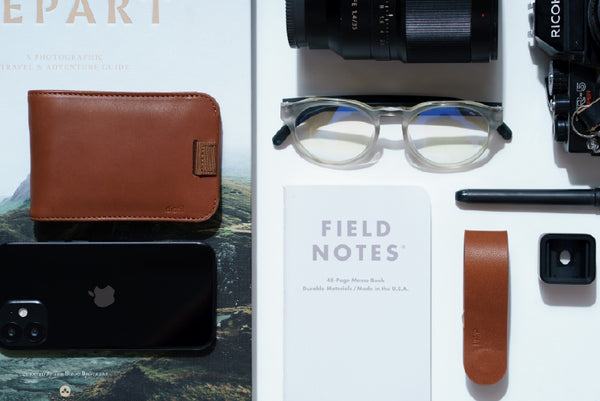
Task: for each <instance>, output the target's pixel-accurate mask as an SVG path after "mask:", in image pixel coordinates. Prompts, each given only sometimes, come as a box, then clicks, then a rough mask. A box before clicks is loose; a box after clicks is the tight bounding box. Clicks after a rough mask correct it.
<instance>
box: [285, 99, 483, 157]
mask: <svg viewBox="0 0 600 401" xmlns="http://www.w3.org/2000/svg"><path fill="white" fill-rule="evenodd" d="M375 130H376V128H375V125H374V123H373V121H372V120H371V118H370V117H369V116H368V115H367V114H365V113H364V112H363V111H361V110H358V109H355V108H352V107H348V106H333V105H321V106H314V107H311V108H308V109H307V110H305V111H303V112H302V113H301V114H300V115H299V116H298V118H297V119H296V136H297V138H298V140H299V142H300V144H301V145H302V146H303V147H304V149H305V150H306V151H307V152H308V153H310V154H311V155H312V156H313V157H315V158H316V159H319V160H321V161H324V162H328V163H344V162H347V161H350V160H352V159H354V158H356V157H358V156H360V155H361V154H363V153H364V152H365V151H366V150H367V149H368V148H369V147H370V146H371V145H372V143H373V140H374V138H375ZM488 131H489V126H488V121H487V118H486V117H484V116H482V115H481V114H480V113H478V112H476V111H474V110H471V109H468V108H465V107H435V108H431V109H427V110H424V111H423V112H421V113H419V114H417V115H416V116H415V117H413V118H412V119H411V120H410V121H409V124H408V131H407V136H408V140H409V141H410V143H411V144H412V146H413V148H414V149H415V150H416V151H417V152H418V153H419V154H421V156H423V157H424V158H425V159H427V160H429V161H431V162H433V163H436V164H439V165H446V164H447V165H451V164H456V163H461V162H464V161H466V160H469V159H470V158H472V157H474V156H476V155H477V154H479V153H480V152H481V151H482V149H483V148H484V147H485V146H486V144H487V138H488Z"/></svg>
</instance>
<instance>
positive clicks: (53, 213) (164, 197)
mask: <svg viewBox="0 0 600 401" xmlns="http://www.w3.org/2000/svg"><path fill="white" fill-rule="evenodd" d="M28 101H29V127H30V146H31V218H32V219H33V220H37V221H124V220H125V221H190V222H200V221H204V220H207V219H209V218H210V217H211V216H212V215H213V214H214V213H215V211H216V210H217V207H218V204H219V198H220V174H219V149H220V112H219V106H218V104H217V102H216V101H215V100H214V99H213V98H212V97H211V96H209V95H206V94H203V93H196V92H189V93H119V92H75V91H30V92H29V96H28Z"/></svg>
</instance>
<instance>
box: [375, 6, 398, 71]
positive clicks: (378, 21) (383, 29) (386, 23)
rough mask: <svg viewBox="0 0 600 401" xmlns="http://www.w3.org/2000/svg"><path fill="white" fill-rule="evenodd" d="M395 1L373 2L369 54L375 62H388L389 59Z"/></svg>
mask: <svg viewBox="0 0 600 401" xmlns="http://www.w3.org/2000/svg"><path fill="white" fill-rule="evenodd" d="M395 5H396V1H390V0H374V4H373V8H372V11H373V14H372V21H371V26H372V27H373V28H372V32H373V36H372V38H371V52H372V56H373V58H375V59H377V60H389V59H390V58H391V54H390V45H391V41H392V29H393V26H392V25H395V16H396V13H395Z"/></svg>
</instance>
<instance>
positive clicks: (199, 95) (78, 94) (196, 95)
mask: <svg viewBox="0 0 600 401" xmlns="http://www.w3.org/2000/svg"><path fill="white" fill-rule="evenodd" d="M29 96H42V97H44V96H57V97H70V96H75V97H116V98H119V97H121V98H167V99H168V98H171V99H177V98H181V99H185V98H188V99H190V98H191V99H194V98H202V99H205V100H208V101H209V102H210V104H211V106H212V109H213V113H214V114H215V115H217V114H218V107H217V104H216V101H215V100H214V99H213V98H212V97H211V96H208V95H207V94H205V93H182V94H173V93H171V94H169V93H165V94H127V93H82V92H30V93H29Z"/></svg>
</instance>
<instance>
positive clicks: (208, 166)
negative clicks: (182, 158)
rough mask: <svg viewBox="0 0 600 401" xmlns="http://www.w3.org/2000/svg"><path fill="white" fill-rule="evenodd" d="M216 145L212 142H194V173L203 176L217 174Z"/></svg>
mask: <svg viewBox="0 0 600 401" xmlns="http://www.w3.org/2000/svg"><path fill="white" fill-rule="evenodd" d="M217 167H218V166H217V146H216V143H214V142H200V141H195V142H194V174H195V175H197V176H199V177H203V176H210V175H216V174H217Z"/></svg>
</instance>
